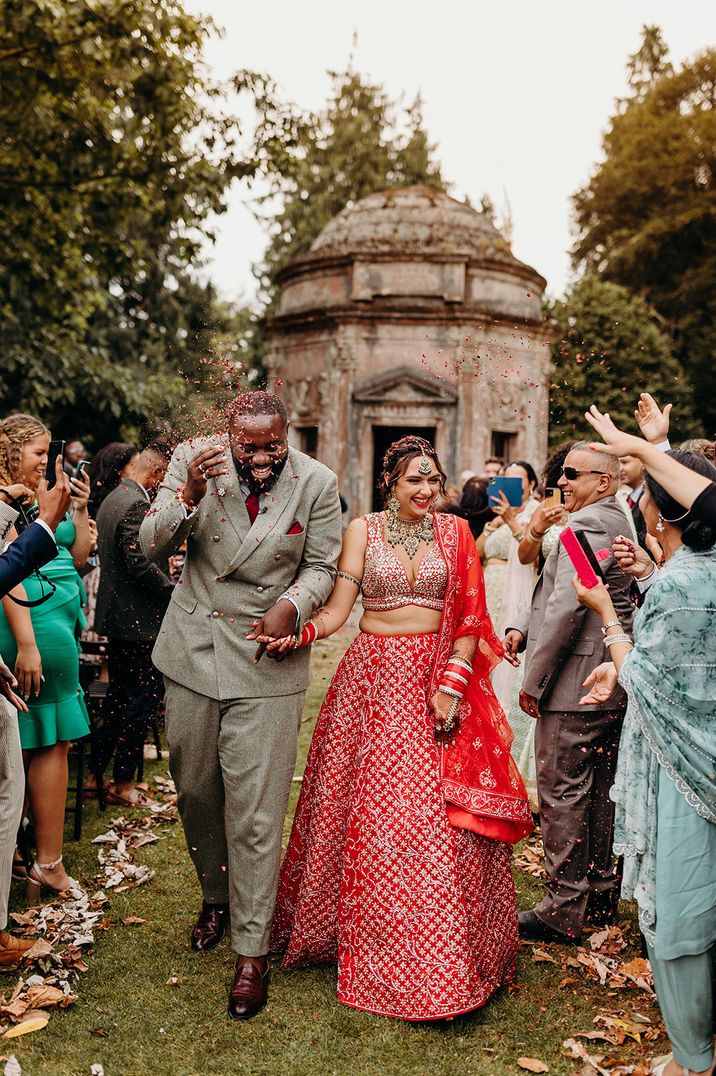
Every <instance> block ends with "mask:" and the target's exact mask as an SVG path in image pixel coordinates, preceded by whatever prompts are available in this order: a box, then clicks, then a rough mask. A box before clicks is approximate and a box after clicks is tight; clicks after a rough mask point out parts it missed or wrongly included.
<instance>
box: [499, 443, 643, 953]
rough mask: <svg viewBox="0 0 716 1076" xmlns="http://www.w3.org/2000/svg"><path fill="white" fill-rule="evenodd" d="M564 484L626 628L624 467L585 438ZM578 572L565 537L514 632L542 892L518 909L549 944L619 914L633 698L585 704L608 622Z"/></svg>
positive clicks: (532, 933) (572, 518)
mask: <svg viewBox="0 0 716 1076" xmlns="http://www.w3.org/2000/svg"><path fill="white" fill-rule="evenodd" d="M558 485H559V487H560V489H561V490H562V495H563V498H564V505H565V508H566V509H567V511H568V512H569V525H570V527H571V528H572V529H573V530H581V531H583V532H584V534H585V536H586V538H587V540H588V541H589V544H590V545H591V547H592V550H593V551H594V553H595V554H596V556H597V559H598V560H599V561H600V567H601V569H602V573H603V575H604V577H605V580H606V582H607V584H608V585H609V589H610V594H611V596H612V599H613V601H614V606H615V609H616V610H617V615H618V617H619V620H620V622H621V624H622V626H623V628H624V629H625V630H626V631H629V630H630V629H631V621H632V615H633V605H632V603H631V601H630V599H629V585H630V580H629V578H628V576H626V575H623V574H622V572H621V570H620V569H619V567H618V565H617V563H616V561H615V559H614V557H613V555H612V552H611V551H612V546H613V545H614V540H615V539H616V537H617V535H619V534H623V533H624V528H625V523H626V516H625V513H624V510H623V509H622V507H621V506H620V504H619V502H618V501H617V499H616V496H615V494H616V492H617V489H618V487H619V462H618V460H617V459H615V458H614V457H613V456H608V455H607V454H606V453H602V452H595V451H593V450H591V449H590V448H589V445H588V444H587V443H586V442H580V443H578V444H577V445H575V446H574V448H573V449H572V450H571V452H570V453H569V455H568V456H567V457H566V459H565V461H564V466H563V468H562V476H561V478H560V479H559V482H558ZM573 576H574V567H573V566H572V562H571V561H570V559H569V557H568V556H567V553H566V551H565V550H564V548H563V547H562V545H561V543H558V544H557V546H556V548H555V549H554V550H553V551H552V553H551V554H550V556H549V557H548V558H547V562H546V564H545V566H544V571H543V572H542V575H541V576H540V578H539V580H538V581H537V585H536V586H535V590H534V593H533V595H532V604H531V608H530V609H527V610H526V611H525V613H524V614H523V615H522V616H521V617H520V618H518V619H519V623H516V624H514V625H513V626H512V627H511V628H510V629H509V630H508V632H507V636H506V638H505V647H506V649H507V651H508V660H510V661H511V662H512V663H513V664H515V663H519V659H518V658H517V657H516V655H517V652H518V651H520V650H522V649H523V648H525V646H526V651H525V659H524V661H525V675H524V682H523V687H522V692H521V693H520V706H521V707H522V709H523V710H524V711H525V712H526V713H528V714H530V715H531V716H532V717H533V718H535V719H536V721H537V726H536V729H535V754H536V758H537V790H538V793H539V800H540V821H541V825H542V835H543V839H544V852H545V865H546V869H547V874H548V882H547V894H546V896H545V897H544V899H543V900H542V901H540V903H539V904H538V905H537V907H536V908H533V909H531V910H530V911H527V912H520V932H521V933H522V934H523V936H525V937H528V938H535V939H540V940H543V941H547V940H549V941H561V942H568V941H578V940H579V938H580V937H581V934H582V928H583V926H584V925H586V924H589V925H595V926H596V925H599V924H605V923H607V922H609V921H610V920H611V919H612V917H613V916H614V915H615V914H616V910H617V903H618V899H619V879H618V877H617V874H616V871H615V868H614V862H613V857H612V836H613V827H614V811H613V804H612V803H611V801H610V799H609V789H610V787H611V785H612V783H613V779H614V771H615V767H616V760H617V747H618V744H619V735H620V731H621V724H622V720H623V718H624V711H625V709H626V696H625V695H624V693H623V691H622V690H621V689H619V690H618V692H617V693H616V694H615V695H613V696H612V698H611V699H609V700H608V701H607V702H605V703H602V704H600V705H590V706H580V699H581V698H582V696H583V695H584V687H583V685H584V681H585V680H586V678H587V676H588V675H589V674H590V673H591V672H592V670H593V669H594V668H596V666H597V665H599V664H601V663H602V662H603V661H606V660H607V659H608V653H607V651H606V648H605V646H604V642H603V633H602V631H601V622H600V619H599V617H598V616H596V615H595V614H594V613H593V612H592V611H591V610H588V609H586V608H585V607H583V606H580V605H579V603H578V601H577V597H576V593H575V590H574V587H573V586H572V578H573Z"/></svg>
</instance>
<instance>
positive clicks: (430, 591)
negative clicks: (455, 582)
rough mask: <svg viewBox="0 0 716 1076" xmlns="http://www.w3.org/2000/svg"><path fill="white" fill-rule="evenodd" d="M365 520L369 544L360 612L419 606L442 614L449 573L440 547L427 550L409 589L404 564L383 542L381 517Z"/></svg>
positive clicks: (379, 514) (376, 513)
mask: <svg viewBox="0 0 716 1076" xmlns="http://www.w3.org/2000/svg"><path fill="white" fill-rule="evenodd" d="M364 519H365V521H366V525H367V527H368V542H367V544H366V550H365V567H364V569H363V608H364V609H366V610H367V611H369V612H376V613H378V612H380V613H383V612H387V611H388V610H390V609H402V608H403V607H404V606H406V605H418V606H420V607H421V608H424V609H435V610H437V612H442V608H443V603H444V600H445V590H446V588H447V579H448V569H447V564H446V563H445V558H444V557H443V555H442V552H441V550H440V546H439V544H438V543H437V542H434V543H433V545H431V546H430V547H429V548H428V550H427V552H426V553H425V556H424V557H423V559H422V560H421V562H420V567H419V568H418V574H417V576H416V577H415V583H414V584H413V586H412V587H411V585H410V582H409V581H408V577H407V575H406V572H405V566H404V564H403V563H402V561H401V560H400V558H399V557H398V555H397V553H396V552H395V550H394V549H391V547H390V546H389V545H388V544H387V542H386V541H385V537H384V532H383V515H382V513H381V512H373V513H371V514H370V515H368V516H364Z"/></svg>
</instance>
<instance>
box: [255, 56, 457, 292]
mask: <svg viewBox="0 0 716 1076" xmlns="http://www.w3.org/2000/svg"><path fill="white" fill-rule="evenodd" d="M330 77H331V92H330V96H329V100H328V102H327V104H326V106H325V108H324V109H322V110H321V111H320V112H318V113H313V112H304V111H302V110H300V109H299V108H297V107H296V106H295V105H293V104H291V103H287V102H284V101H282V100H281V99H280V96H279V94H278V92H277V89H276V86H275V85H274V83H273V82H271V80H270V79H267V78H266V77H265V76H263V75H257V74H255V73H254V72H248V71H243V72H240V73H239V74H238V75H237V76H236V87H237V89H238V90H239V91H240V92H248V93H250V95H251V98H252V100H253V102H254V104H255V107H256V111H257V120H258V122H257V126H256V133H255V142H254V147H253V156H254V164H255V166H256V168H257V174H258V175H259V176H261V177H262V178H263V180H264V182H265V183H266V184H267V190H266V191H265V193H263V194H262V195H261V196H260V198H259V203H260V206H261V207H262V208H263V210H264V212H265V214H266V215H267V216H268V221H269V235H270V239H269V245H268V250H267V253H266V257H265V260H264V262H263V264H262V265H260V266H258V267H257V275H258V277H259V280H260V283H261V286H262V294H263V298H264V299H265V300H266V302H267V304H268V307H269V308H270V307H271V303H272V300H273V281H274V278H275V276H276V273H278V272H279V270H281V269H282V268H283V267H284V266H285V265H286V264H287V263H288V262H289V261H291V260H292V259H293V258H296V257H299V256H300V255H301V254H305V253H307V251H308V250H309V249H310V247H311V244H312V243H313V241H314V239H315V238H316V236H317V235H318V233H319V232H320V231H321V229H322V228H324V227H325V225H326V224H328V222H329V221H330V220H332V218H333V217H335V216H336V214H337V213H339V212H340V211H341V210H342V209H345V207H346V206H349V205H351V204H353V203H354V202H356V201H358V200H359V199H361V198H365V197H366V196H367V195H369V194H373V193H374V192H375V191H380V190H385V189H386V187H409V186H412V185H415V184H423V185H426V186H430V187H437V188H439V189H441V190H442V189H444V187H445V183H444V181H443V179H442V176H441V173H440V168H439V166H438V165H437V164H436V163H435V161H434V159H433V153H434V147H433V146H432V145H431V144H430V143H429V141H428V137H427V135H426V133H425V130H424V128H423V118H422V109H421V103H420V99H419V98H418V99H417V100H416V101H415V102H414V103H413V105H412V106H411V107H409V108H407V109H404V108H401V107H400V106H399V105H398V104H397V103H396V102H394V101H391V99H390V97H389V96H388V94H387V93H386V91H385V89H384V88H383V87H382V86H380V85H377V84H375V83H372V82H370V81H369V80H367V79H366V78H364V77H363V76H361V75H359V74H357V73H356V72H355V71H353V70H352V69H351V68H350V67H349V69H348V70H346V71H343V72H330Z"/></svg>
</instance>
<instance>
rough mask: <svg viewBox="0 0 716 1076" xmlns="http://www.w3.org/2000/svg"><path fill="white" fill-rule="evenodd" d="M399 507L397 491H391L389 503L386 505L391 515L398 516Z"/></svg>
mask: <svg viewBox="0 0 716 1076" xmlns="http://www.w3.org/2000/svg"><path fill="white" fill-rule="evenodd" d="M399 508H400V501H399V500H398V498H397V497H396V496H395V493H391V495H390V497H389V498H388V503H387V504H386V506H385V510H386V512H388V513H389V515H391V516H397V514H398V510H399Z"/></svg>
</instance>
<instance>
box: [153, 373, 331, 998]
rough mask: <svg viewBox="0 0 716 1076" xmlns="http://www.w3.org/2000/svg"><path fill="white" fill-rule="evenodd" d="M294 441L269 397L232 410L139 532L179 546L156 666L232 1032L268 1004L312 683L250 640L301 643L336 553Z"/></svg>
mask: <svg viewBox="0 0 716 1076" xmlns="http://www.w3.org/2000/svg"><path fill="white" fill-rule="evenodd" d="M287 435H288V421H287V418H286V411H285V409H284V406H283V404H282V403H281V401H280V400H279V399H278V397H276V396H273V395H271V394H270V393H265V392H253V393H246V394H245V395H243V396H240V397H239V398H238V399H237V400H235V401H234V404H233V405H232V407H231V408H230V412H229V428H228V432H227V433H226V434H222V435H216V436H212V437H206V438H197V439H196V441H194V442H191V441H190V442H188V443H186V444H183V445H180V446H179V447H178V448H177V450H176V452H175V453H174V456H173V457H172V461H171V463H170V466H169V471H168V472H167V476H166V479H165V481H164V484H163V485H162V486H161V488H160V490H159V493H158V495H157V499H156V502H155V505H154V507H153V509H152V510H151V512H150V513H149V515H148V516H147V518H146V519H145V521H144V522H143V524H142V527H141V530H140V541H141V544H142V548H143V550H144V552H145V553H146V555H147V556H149V557H153V558H156V559H162V558H166V557H167V556H168V555H170V554H172V553H174V552H175V551H176V550H177V549H178V547H179V546H180V544H181V543H182V542H184V541H186V543H187V555H186V563H185V566H184V573H183V575H182V578H181V581H180V582H179V583H178V585H177V586H176V588H175V590H174V593H173V595H172V599H171V602H170V603H169V608H168V610H167V614H166V617H165V618H164V622H163V624H162V628H161V630H160V633H159V637H158V639H157V643H156V646H155V648H154V653H153V659H154V662H155V664H156V666H157V668H159V669H160V670H161V672H163V673H164V677H165V683H166V698H167V737H168V740H169V750H170V763H171V771H172V775H173V777H174V779H175V781H176V784H177V791H178V805H179V812H180V814H181V819H182V823H183V825H184V832H185V835H186V839H187V844H188V847H189V852H190V854H191V857H192V859H193V861H194V866H195V868H196V871H197V874H198V876H199V881H200V883H201V887H202V891H203V897H204V903H203V906H202V911H201V914H200V915H199V918H198V920H197V923H196V926H195V928H194V931H193V934H192V946H193V948H194V949H197V950H201V951H206V950H208V949H213V948H214V946H215V945H217V944H218V943H219V942H220V941H221V938H222V937H223V934H224V931H225V929H226V920H227V917H229V918H230V921H231V941H232V947H233V948H234V949H235V951H236V953H237V954H238V957H237V960H236V964H235V968H234V981H233V985H232V988H231V991H230V995H229V1006H228V1011H229V1015H230V1016H232V1017H233V1018H235V1019H248V1018H250V1017H252V1016H254V1015H255V1014H256V1013H257V1012H258V1011H259V1010H260V1009H261V1008H262V1007H263V1006H264V1005H265V1003H266V1000H267V996H268V958H267V952H268V945H269V937H270V931H271V919H272V917H273V909H274V902H275V898H276V887H277V883H278V869H279V861H280V855H281V836H282V829H283V822H284V816H285V812H286V806H287V803H288V795H289V790H290V787H291V778H292V776H293V770H294V764H295V759H296V743H297V736H298V729H299V726H300V722H301V714H302V711H303V702H304V696H305V691H306V688H307V686H308V684H309V681H310V657H309V652H308V649H306V650H304V649H301V650H296V651H294V652H291V653H290V654H289V655H288V656H287V657H286V658H285V660H283V661H277V660H276V659H275V658H272V657H270V656H266V657H264V658H263V660H260V661H257V660H256V654H257V646H256V643H255V642H252V641H250V640H249V639H247V636H249V635H255V634H265V635H268V636H271V637H273V638H280V637H283V636H286V635H290V634H292V633H294V632H295V631H297V630H299V629H300V628H301V626H302V625H303V623H304V621H305V620H306V619H307V618H308V617H310V615H311V614H312V613H313V612H314V610H315V609H317V608H318V607H319V606H321V605H322V604H323V603H324V602H325V601H326V599H327V598H328V596H329V594H330V592H331V590H332V589H333V582H334V578H335V567H336V563H337V560H338V554H339V552H340V545H341V510H340V503H339V499H338V486H337V481H336V476H335V475H334V474H333V472H332V471H330V470H329V469H328V468H327V467H325V466H323V464H320V463H317V462H316V461H315V460H313V459H311V458H310V457H309V456H306V455H304V454H303V453H301V452H297V451H296V450H294V449H289V447H288V441H287ZM259 649H263V648H259Z"/></svg>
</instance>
